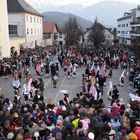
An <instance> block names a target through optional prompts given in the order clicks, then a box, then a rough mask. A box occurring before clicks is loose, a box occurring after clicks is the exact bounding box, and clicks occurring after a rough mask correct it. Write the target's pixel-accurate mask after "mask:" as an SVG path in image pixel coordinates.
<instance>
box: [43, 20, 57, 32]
mask: <svg viewBox="0 0 140 140" xmlns="http://www.w3.org/2000/svg"><path fill="white" fill-rule="evenodd" d="M55 28H57V27H56V24H55V23H50V22H45V23H44V24H43V33H53V31H54V29H55Z"/></svg>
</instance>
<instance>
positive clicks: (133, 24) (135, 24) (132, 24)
mask: <svg viewBox="0 0 140 140" xmlns="http://www.w3.org/2000/svg"><path fill="white" fill-rule="evenodd" d="M130 25H131V27H140V21H136V22H131V23H130Z"/></svg>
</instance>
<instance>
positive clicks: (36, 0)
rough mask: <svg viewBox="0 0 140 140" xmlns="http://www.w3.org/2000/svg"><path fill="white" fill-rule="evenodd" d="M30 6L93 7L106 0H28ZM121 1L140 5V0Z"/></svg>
mask: <svg viewBox="0 0 140 140" xmlns="http://www.w3.org/2000/svg"><path fill="white" fill-rule="evenodd" d="M26 1H27V2H29V3H30V4H32V5H34V6H39V5H40V4H41V5H42V4H45V5H67V4H72V3H74V4H82V5H85V6H87V5H91V4H95V3H97V2H101V1H105V0H26ZM110 1H118V0H110ZM119 1H125V2H129V3H132V2H133V3H137V4H140V0H119Z"/></svg>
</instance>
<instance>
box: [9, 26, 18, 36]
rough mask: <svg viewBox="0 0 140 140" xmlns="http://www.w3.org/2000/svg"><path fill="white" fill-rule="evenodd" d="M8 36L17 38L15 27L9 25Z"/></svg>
mask: <svg viewBox="0 0 140 140" xmlns="http://www.w3.org/2000/svg"><path fill="white" fill-rule="evenodd" d="M9 35H10V36H17V25H9Z"/></svg>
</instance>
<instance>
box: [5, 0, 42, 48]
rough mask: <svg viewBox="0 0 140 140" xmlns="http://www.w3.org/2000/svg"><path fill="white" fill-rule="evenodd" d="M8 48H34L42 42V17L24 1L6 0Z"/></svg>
mask: <svg viewBox="0 0 140 140" xmlns="http://www.w3.org/2000/svg"><path fill="white" fill-rule="evenodd" d="M7 5H8V25H9V37H10V46H11V47H12V48H13V47H14V48H15V50H19V49H20V47H21V46H22V47H27V48H34V47H35V46H41V45H42V40H43V25H42V23H43V22H42V19H43V17H42V15H41V14H40V13H38V12H37V11H36V10H35V9H34V8H33V7H31V6H30V5H29V4H28V3H27V2H25V1H24V0H7Z"/></svg>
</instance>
